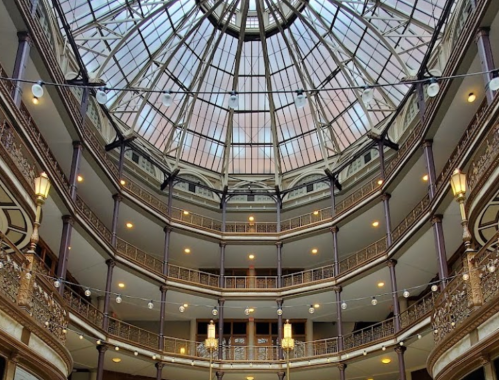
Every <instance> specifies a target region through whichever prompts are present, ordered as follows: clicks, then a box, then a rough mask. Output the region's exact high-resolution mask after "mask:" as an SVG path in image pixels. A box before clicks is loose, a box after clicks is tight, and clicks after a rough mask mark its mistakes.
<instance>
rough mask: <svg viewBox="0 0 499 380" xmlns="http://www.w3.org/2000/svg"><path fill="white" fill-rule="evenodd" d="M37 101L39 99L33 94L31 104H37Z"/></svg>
mask: <svg viewBox="0 0 499 380" xmlns="http://www.w3.org/2000/svg"><path fill="white" fill-rule="evenodd" d="M39 103H40V100H39V99H38V98H37V97H36V96H33V104H39Z"/></svg>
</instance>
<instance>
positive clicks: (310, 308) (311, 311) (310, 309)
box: [308, 305, 315, 314]
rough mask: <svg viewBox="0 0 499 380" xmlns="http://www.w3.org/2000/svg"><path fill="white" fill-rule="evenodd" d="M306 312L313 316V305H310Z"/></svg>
mask: <svg viewBox="0 0 499 380" xmlns="http://www.w3.org/2000/svg"><path fill="white" fill-rule="evenodd" d="M308 312H309V313H310V314H314V313H315V308H314V306H313V305H310V307H309V308H308Z"/></svg>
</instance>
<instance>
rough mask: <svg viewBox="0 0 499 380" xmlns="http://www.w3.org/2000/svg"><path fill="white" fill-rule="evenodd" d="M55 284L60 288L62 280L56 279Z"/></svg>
mask: <svg viewBox="0 0 499 380" xmlns="http://www.w3.org/2000/svg"><path fill="white" fill-rule="evenodd" d="M54 286H55V287H56V288H59V287H60V286H61V281H60V280H55V281H54Z"/></svg>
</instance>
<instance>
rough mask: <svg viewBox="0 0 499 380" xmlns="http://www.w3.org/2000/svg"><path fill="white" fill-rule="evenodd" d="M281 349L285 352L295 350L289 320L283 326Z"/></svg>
mask: <svg viewBox="0 0 499 380" xmlns="http://www.w3.org/2000/svg"><path fill="white" fill-rule="evenodd" d="M281 347H282V348H284V349H285V350H292V349H293V348H295V340H294V339H293V337H292V332H291V323H289V320H287V321H286V323H285V324H284V335H283V338H282V341H281Z"/></svg>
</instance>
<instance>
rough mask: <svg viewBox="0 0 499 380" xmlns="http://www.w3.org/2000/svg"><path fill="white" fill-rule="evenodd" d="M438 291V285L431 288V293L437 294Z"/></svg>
mask: <svg viewBox="0 0 499 380" xmlns="http://www.w3.org/2000/svg"><path fill="white" fill-rule="evenodd" d="M437 290H438V285H437V284H433V285H432V286H431V291H432V292H436V291H437Z"/></svg>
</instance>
